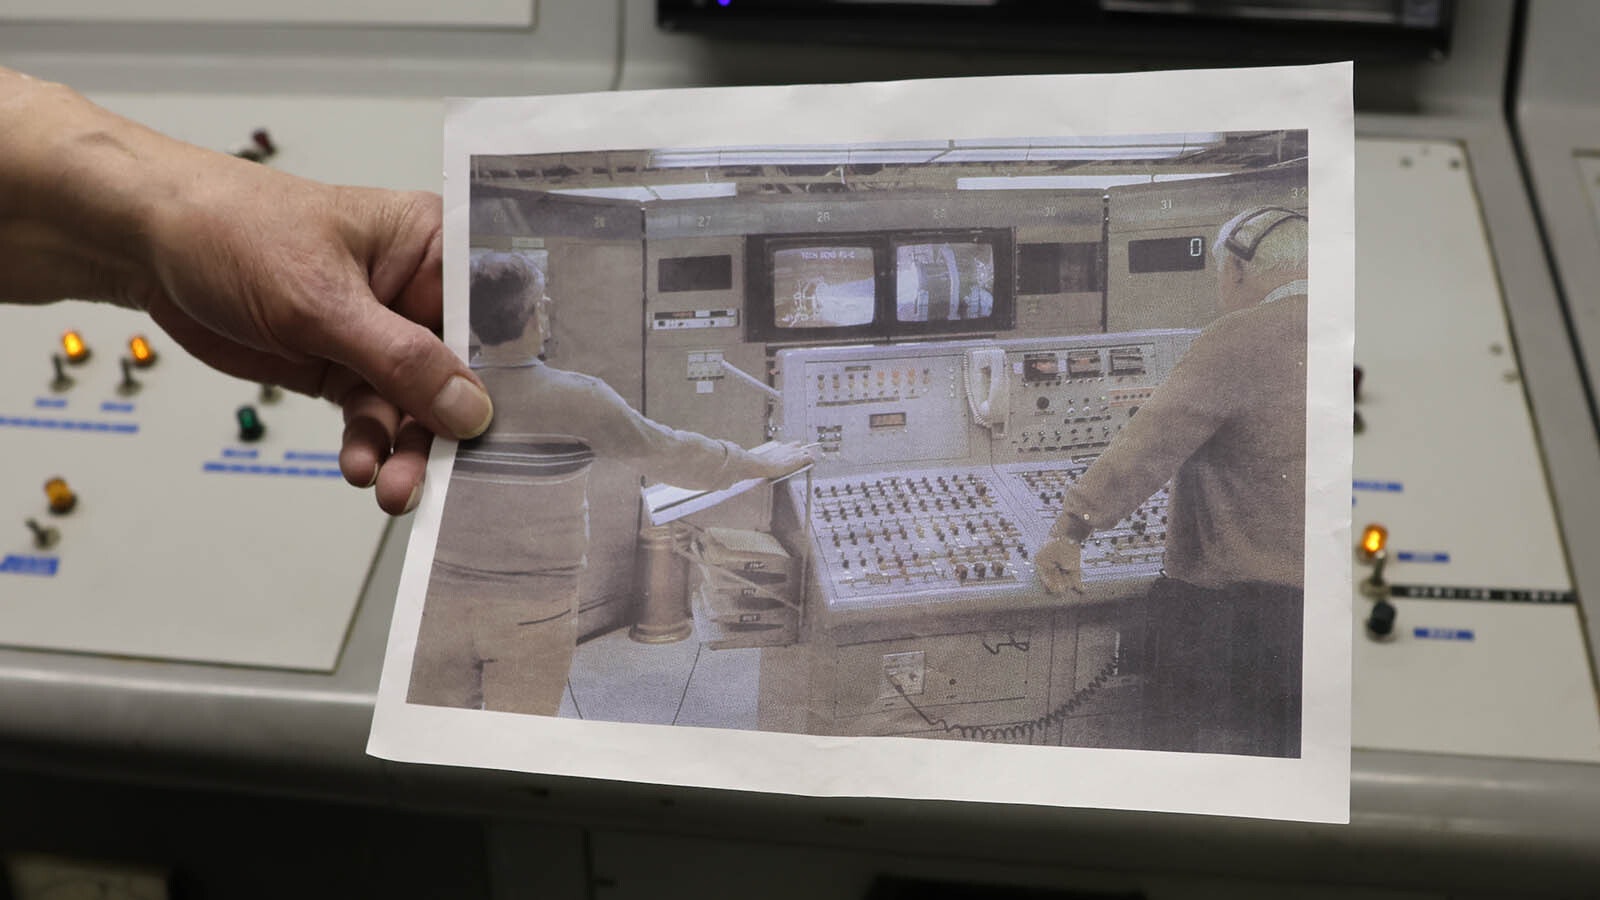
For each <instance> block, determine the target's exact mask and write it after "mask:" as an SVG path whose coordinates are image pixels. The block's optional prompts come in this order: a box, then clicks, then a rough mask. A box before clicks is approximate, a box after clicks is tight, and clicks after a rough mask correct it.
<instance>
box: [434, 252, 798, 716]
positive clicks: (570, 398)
mask: <svg viewBox="0 0 1600 900" xmlns="http://www.w3.org/2000/svg"><path fill="white" fill-rule="evenodd" d="M471 279H472V281H471V300H470V306H469V318H470V321H471V326H472V331H473V334H474V335H475V336H476V337H477V341H478V343H479V345H480V350H479V351H478V354H477V356H476V357H475V358H474V359H473V360H472V362H471V366H472V369H473V371H474V374H476V375H477V376H478V377H479V378H481V379H482V380H483V383H484V385H485V386H486V387H487V388H488V390H489V394H490V396H491V397H492V398H493V400H494V404H495V419H494V424H493V425H492V426H491V427H490V428H489V430H488V431H487V432H485V433H484V434H483V436H481V437H479V438H477V439H475V440H472V441H469V442H466V443H463V444H462V445H461V446H460V447H459V448H458V449H457V451H456V458H455V467H454V470H453V472H452V474H451V478H450V489H449V492H448V495H447V497H446V500H445V506H444V512H443V517H442V520H441V523H440V529H439V538H438V546H437V551H436V553H435V555H434V562H433V570H432V573H431V576H430V580H429V584H428V593H427V597H426V600H425V601H424V606H423V612H422V622H421V626H420V630H419V632H418V635H417V647H416V652H415V655H414V657H413V661H412V669H411V684H410V690H409V692H408V694H407V700H408V701H409V702H411V703H420V704H426V705H432V706H451V707H462V708H468V709H478V708H481V709H489V710H500V711H505V712H518V713H532V714H537V715H555V714H556V712H557V710H558V709H559V707H560V703H561V696H562V692H563V690H564V688H565V686H566V682H567V672H568V669H569V668H570V666H571V662H572V654H573V649H574V647H575V645H576V641H577V603H578V576H579V573H580V572H581V571H582V570H583V568H584V566H585V565H586V559H585V553H586V550H587V548H588V543H589V516H588V496H587V487H588V476H589V468H590V466H591V464H592V463H593V462H594V460H595V459H597V458H607V459H613V460H616V461H619V462H622V463H624V464H626V465H628V466H630V467H632V468H633V469H635V470H636V471H638V472H639V473H640V474H642V475H644V476H645V478H647V479H649V480H652V481H661V482H667V483H670V484H674V485H679V486H682V487H688V488H699V489H717V488H724V487H728V486H730V485H732V484H734V483H736V482H739V481H743V480H745V479H748V478H757V477H761V478H777V477H781V476H783V475H787V474H789V473H791V472H794V471H795V470H797V469H799V468H801V467H803V466H804V465H805V464H806V463H807V462H809V461H810V459H809V457H808V456H807V455H806V453H805V451H804V450H803V449H801V448H800V447H799V446H798V445H795V444H782V445H774V446H772V447H770V448H769V449H768V450H767V451H766V452H763V453H753V452H751V451H748V450H745V449H743V448H741V447H739V446H738V445H736V444H733V443H731V442H729V441H721V440H714V439H712V438H708V437H706V436H704V435H701V434H696V433H694V432H688V431H677V430H674V429H672V428H668V427H666V426H664V425H661V424H659V423H656V422H653V421H651V420H649V419H647V418H645V417H644V416H642V415H640V414H639V413H638V412H636V411H635V410H634V409H632V408H631V407H629V406H628V404H627V402H626V401H624V400H623V399H622V397H621V396H619V395H618V394H617V392H616V391H614V390H612V389H611V388H610V387H609V386H607V385H606V384H605V383H604V382H602V381H600V380H599V379H597V378H592V377H590V376H587V375H580V374H578V373H575V372H568V371H564V370H561V369H556V368H552V367H550V366H547V365H545V364H544V362H543V361H542V360H541V356H542V354H543V349H544V342H545V339H546V338H547V337H548V334H547V333H546V332H547V330H548V325H547V324H546V323H547V322H548V314H547V310H548V307H549V302H550V301H549V298H548V297H547V296H546V294H545V276H544V273H543V272H541V271H540V270H539V269H538V268H537V267H536V266H534V265H533V264H532V263H531V262H530V261H529V260H528V259H527V258H526V257H525V256H523V255H521V254H516V253H485V254H481V255H479V256H476V257H474V258H473V260H472V263H471Z"/></svg>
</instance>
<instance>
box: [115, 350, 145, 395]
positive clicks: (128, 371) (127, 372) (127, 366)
mask: <svg viewBox="0 0 1600 900" xmlns="http://www.w3.org/2000/svg"><path fill="white" fill-rule="evenodd" d="M120 362H121V363H122V382H121V383H120V384H118V385H117V393H119V394H121V395H123V396H124V397H126V396H127V395H129V394H136V393H138V392H139V388H140V387H142V385H140V384H139V381H138V379H136V378H134V377H133V367H134V366H135V365H137V363H135V362H134V361H133V360H132V359H129V358H128V357H126V356H124V357H123V358H122V359H121V360H120Z"/></svg>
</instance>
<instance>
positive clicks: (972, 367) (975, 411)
mask: <svg viewBox="0 0 1600 900" xmlns="http://www.w3.org/2000/svg"><path fill="white" fill-rule="evenodd" d="M965 367H966V380H967V405H968V406H969V407H971V409H972V418H973V421H975V422H977V423H978V424H979V425H982V426H983V427H985V428H987V429H989V430H990V431H991V432H993V433H994V434H995V436H996V437H998V436H1001V435H1004V434H1005V433H1006V420H1007V418H1008V416H1009V415H1010V411H1011V373H1010V370H1009V369H1008V368H1007V363H1006V352H1005V351H1004V350H1002V349H1000V348H999V347H989V348H985V349H982V350H968V351H967V358H966V361H965Z"/></svg>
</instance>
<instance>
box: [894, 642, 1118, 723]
mask: <svg viewBox="0 0 1600 900" xmlns="http://www.w3.org/2000/svg"><path fill="white" fill-rule="evenodd" d="M1121 662H1122V652H1121V651H1120V650H1118V651H1117V652H1116V653H1113V654H1112V655H1111V659H1110V661H1109V662H1107V663H1106V664H1105V665H1103V666H1101V667H1100V671H1098V672H1096V673H1094V677H1093V678H1091V679H1089V683H1088V684H1086V685H1084V686H1083V687H1081V688H1079V689H1078V690H1076V691H1074V692H1073V694H1072V696H1071V697H1068V698H1067V699H1066V701H1065V702H1064V703H1062V704H1061V705H1060V706H1057V707H1056V708H1055V709H1052V710H1050V711H1049V712H1047V713H1045V714H1044V715H1042V716H1040V717H1039V718H1037V719H1032V720H1030V721H1027V722H1015V723H1012V724H1010V725H952V724H950V723H949V722H948V721H946V720H945V719H935V718H932V717H930V716H929V715H928V714H927V713H925V712H923V711H922V708H921V707H920V706H917V704H916V703H914V702H912V700H911V697H910V695H908V694H907V693H906V691H905V688H903V687H901V686H900V681H899V679H897V678H891V679H889V684H890V685H892V686H893V687H894V689H895V693H897V694H899V695H900V699H902V700H904V701H906V705H907V706H909V707H911V709H912V710H913V711H914V712H916V714H917V715H919V716H921V717H922V721H924V722H926V723H928V725H929V726H931V727H933V728H939V729H943V730H944V731H945V732H946V733H948V734H957V735H960V736H961V737H962V738H963V739H965V740H969V741H973V740H976V741H1013V740H1017V739H1018V738H1021V739H1024V740H1027V741H1032V740H1033V738H1034V735H1036V734H1038V733H1040V732H1043V731H1044V730H1045V729H1048V728H1050V727H1051V726H1052V725H1059V724H1061V723H1062V722H1064V721H1066V718H1067V717H1068V716H1070V715H1072V713H1073V712H1074V711H1076V710H1077V709H1078V708H1079V707H1081V706H1083V705H1084V704H1085V703H1087V702H1088V701H1089V698H1091V697H1093V696H1094V695H1095V694H1097V693H1099V692H1100V689H1101V688H1102V687H1105V683H1106V682H1107V681H1110V680H1111V676H1112V675H1113V674H1115V673H1116V671H1117V667H1118V665H1119V664H1120V663H1121Z"/></svg>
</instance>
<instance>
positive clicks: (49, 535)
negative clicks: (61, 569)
mask: <svg viewBox="0 0 1600 900" xmlns="http://www.w3.org/2000/svg"><path fill="white" fill-rule="evenodd" d="M24 524H26V525H27V526H28V530H29V531H31V532H33V546H35V547H37V548H38V549H40V550H49V549H50V548H51V547H54V546H55V545H56V542H57V541H59V540H61V532H60V531H58V530H57V529H55V528H52V527H50V526H49V525H40V524H39V522H38V521H37V520H35V519H29V520H28V521H27V522H25V523H24Z"/></svg>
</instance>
